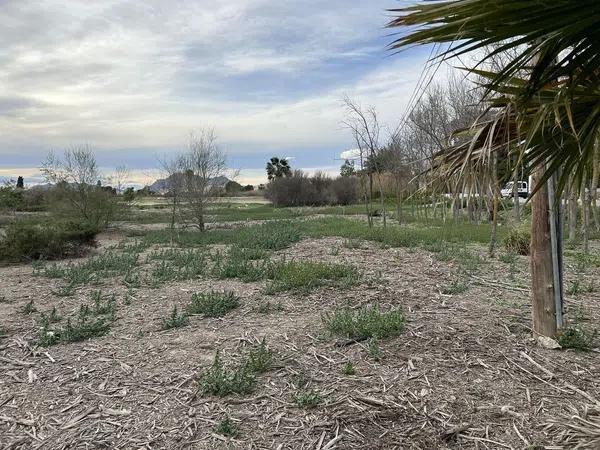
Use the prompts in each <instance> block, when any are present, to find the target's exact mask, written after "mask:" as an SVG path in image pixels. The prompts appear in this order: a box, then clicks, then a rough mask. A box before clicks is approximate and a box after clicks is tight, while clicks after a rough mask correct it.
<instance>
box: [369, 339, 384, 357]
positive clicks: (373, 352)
mask: <svg viewBox="0 0 600 450" xmlns="http://www.w3.org/2000/svg"><path fill="white" fill-rule="evenodd" d="M367 350H368V352H369V356H370V357H371V358H373V360H375V361H381V358H382V357H383V352H382V351H381V347H380V346H379V342H378V341H377V339H375V338H373V339H369V343H368V345H367Z"/></svg>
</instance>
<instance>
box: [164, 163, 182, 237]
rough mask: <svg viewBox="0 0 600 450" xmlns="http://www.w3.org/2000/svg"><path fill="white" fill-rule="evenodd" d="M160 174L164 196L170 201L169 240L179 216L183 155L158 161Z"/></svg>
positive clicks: (173, 233) (173, 234)
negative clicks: (164, 190) (164, 187)
mask: <svg viewBox="0 0 600 450" xmlns="http://www.w3.org/2000/svg"><path fill="white" fill-rule="evenodd" d="M159 163H160V169H161V172H162V173H163V174H164V176H165V182H166V190H167V192H166V194H167V196H168V198H169V201H170V209H171V217H170V219H169V229H170V230H171V240H173V239H174V236H175V225H176V224H177V221H178V217H179V216H180V214H181V201H182V196H183V189H184V182H183V172H184V171H185V169H186V166H185V159H184V156H183V155H175V156H171V157H164V158H163V159H161V160H160V161H159Z"/></svg>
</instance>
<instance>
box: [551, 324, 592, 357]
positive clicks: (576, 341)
mask: <svg viewBox="0 0 600 450" xmlns="http://www.w3.org/2000/svg"><path fill="white" fill-rule="evenodd" d="M597 335H598V331H597V330H594V331H593V332H589V331H587V330H585V329H584V328H583V327H581V326H580V325H573V326H569V327H566V328H564V329H562V330H561V331H560V333H559V335H558V343H559V344H560V346H561V347H562V348H571V349H574V350H579V351H588V350H590V349H592V348H593V347H594V343H595V341H596V337H597Z"/></svg>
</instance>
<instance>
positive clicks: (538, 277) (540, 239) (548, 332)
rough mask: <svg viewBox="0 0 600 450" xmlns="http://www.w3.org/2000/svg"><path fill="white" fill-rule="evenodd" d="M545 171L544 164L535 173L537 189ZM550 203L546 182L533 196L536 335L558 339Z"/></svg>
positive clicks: (532, 284) (532, 238)
mask: <svg viewBox="0 0 600 450" xmlns="http://www.w3.org/2000/svg"><path fill="white" fill-rule="evenodd" d="M543 172H544V166H540V167H538V168H536V169H535V171H534V173H533V174H532V184H533V187H534V189H535V188H536V187H537V186H538V184H539V180H540V179H541V177H542V174H543ZM550 206H551V205H550V203H549V201H548V184H547V183H545V184H544V186H542V187H541V188H540V189H539V190H538V191H537V193H536V194H535V195H534V196H533V198H532V199H531V301H532V314H533V336H534V337H535V338H537V337H538V336H547V337H551V338H555V337H556V332H557V326H556V325H557V321H556V305H555V292H554V269H553V264H552V262H553V257H552V241H551V236H550Z"/></svg>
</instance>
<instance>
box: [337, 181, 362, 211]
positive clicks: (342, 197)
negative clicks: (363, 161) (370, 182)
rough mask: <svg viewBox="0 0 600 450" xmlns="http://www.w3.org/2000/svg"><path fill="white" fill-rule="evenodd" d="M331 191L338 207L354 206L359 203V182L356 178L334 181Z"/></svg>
mask: <svg viewBox="0 0 600 450" xmlns="http://www.w3.org/2000/svg"><path fill="white" fill-rule="evenodd" d="M331 189H332V190H333V193H334V195H335V199H336V203H337V204H338V205H352V204H354V203H356V202H358V180H357V179H356V178H354V177H338V178H336V179H334V180H333V183H332V184H331Z"/></svg>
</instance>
